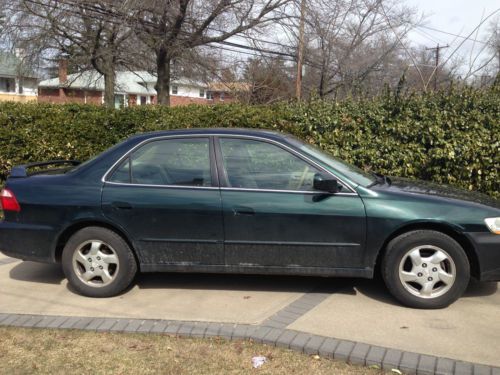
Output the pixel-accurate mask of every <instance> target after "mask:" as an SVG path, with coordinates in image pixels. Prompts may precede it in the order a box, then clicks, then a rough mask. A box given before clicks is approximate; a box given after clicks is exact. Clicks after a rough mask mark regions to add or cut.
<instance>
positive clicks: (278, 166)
mask: <svg viewBox="0 0 500 375" xmlns="http://www.w3.org/2000/svg"><path fill="white" fill-rule="evenodd" d="M220 145H221V151H222V159H223V162H224V167H225V173H226V177H227V180H228V183H229V186H230V187H235V188H247V189H266V190H296V191H312V190H314V189H313V181H314V175H315V174H316V173H320V171H319V170H318V169H317V168H315V167H313V166H311V165H310V164H309V163H307V162H305V161H304V160H302V159H300V158H299V157H297V156H296V155H294V154H292V153H290V152H289V151H287V150H285V149H283V148H281V147H279V146H277V145H274V144H271V143H267V142H262V141H254V140H248V139H235V138H221V139H220Z"/></svg>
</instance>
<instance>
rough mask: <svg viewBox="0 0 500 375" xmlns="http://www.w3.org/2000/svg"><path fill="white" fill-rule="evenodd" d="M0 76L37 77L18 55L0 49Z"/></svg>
mask: <svg viewBox="0 0 500 375" xmlns="http://www.w3.org/2000/svg"><path fill="white" fill-rule="evenodd" d="M0 76H3V77H28V78H37V76H36V74H35V73H34V72H33V71H32V70H31V69H30V68H28V67H27V66H26V65H25V64H23V62H22V61H21V59H20V58H19V57H17V56H16V55H14V54H13V53H10V52H2V51H0Z"/></svg>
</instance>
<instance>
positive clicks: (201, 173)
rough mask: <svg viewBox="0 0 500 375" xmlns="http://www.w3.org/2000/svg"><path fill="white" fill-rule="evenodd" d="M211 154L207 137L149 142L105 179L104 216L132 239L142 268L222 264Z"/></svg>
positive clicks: (217, 205) (221, 233)
mask: <svg viewBox="0 0 500 375" xmlns="http://www.w3.org/2000/svg"><path fill="white" fill-rule="evenodd" d="M212 153H213V149H212V147H211V140H210V139H209V138H208V137H192V138H190V137H185V138H165V139H159V140H152V141H150V142H147V143H146V144H144V145H142V146H140V147H139V148H138V149H136V150H135V151H134V152H132V153H131V154H130V155H129V156H128V157H127V158H126V159H124V160H123V161H122V162H121V163H120V165H118V166H117V168H116V169H115V170H114V172H113V173H112V174H111V175H110V177H109V179H108V181H106V182H105V186H104V190H103V195H102V208H103V212H104V215H105V216H106V217H108V218H109V219H110V220H111V221H112V222H114V223H117V224H119V225H120V226H121V227H122V228H123V229H124V230H125V231H126V232H127V233H128V234H129V236H130V237H131V238H132V240H133V241H134V247H135V249H136V250H137V252H138V254H139V258H140V261H141V263H142V266H143V268H146V269H151V270H154V269H155V267H158V266H162V265H169V266H172V265H177V266H182V267H184V266H189V265H198V264H220V265H221V264H223V263H224V249H223V244H222V240H223V227H222V211H221V200H220V192H219V189H218V187H217V183H216V179H217V178H216V174H215V170H214V162H213V158H211V157H210V156H211V154H212ZM144 266H145V267H144ZM148 266H149V267H148Z"/></svg>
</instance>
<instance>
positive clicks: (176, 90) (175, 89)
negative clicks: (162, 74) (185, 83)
mask: <svg viewBox="0 0 500 375" xmlns="http://www.w3.org/2000/svg"><path fill="white" fill-rule="evenodd" d="M178 93H179V87H178V86H177V85H172V94H173V95H177V94H178Z"/></svg>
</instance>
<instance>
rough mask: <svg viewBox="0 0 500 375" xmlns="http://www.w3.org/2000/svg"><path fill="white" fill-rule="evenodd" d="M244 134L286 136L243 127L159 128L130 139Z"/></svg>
mask: <svg viewBox="0 0 500 375" xmlns="http://www.w3.org/2000/svg"><path fill="white" fill-rule="evenodd" d="M183 134H186V135H245V136H259V137H262V138H269V139H275V140H281V141H284V140H285V138H286V136H287V135H286V134H285V133H280V132H276V131H272V130H267V129H243V128H191V129H174V130H160V131H154V132H148V133H141V134H137V135H134V136H132V137H131V139H137V138H140V139H149V138H155V137H161V136H169V135H183Z"/></svg>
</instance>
